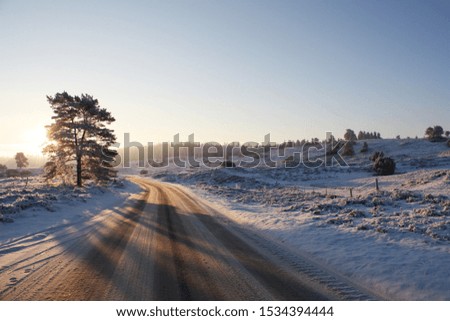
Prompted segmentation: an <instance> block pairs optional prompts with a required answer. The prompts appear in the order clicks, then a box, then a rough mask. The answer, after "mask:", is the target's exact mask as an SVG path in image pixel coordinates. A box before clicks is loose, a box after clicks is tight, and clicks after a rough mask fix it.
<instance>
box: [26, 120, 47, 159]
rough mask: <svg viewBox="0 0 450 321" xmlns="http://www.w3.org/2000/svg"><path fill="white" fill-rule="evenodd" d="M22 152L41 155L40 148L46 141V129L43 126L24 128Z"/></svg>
mask: <svg viewBox="0 0 450 321" xmlns="http://www.w3.org/2000/svg"><path fill="white" fill-rule="evenodd" d="M23 142H24V144H23V146H24V150H23V152H24V153H28V154H31V155H41V154H42V148H44V146H45V145H46V143H47V131H46V129H45V128H44V127H41V126H39V127H34V128H29V129H26V130H25V132H24V133H23Z"/></svg>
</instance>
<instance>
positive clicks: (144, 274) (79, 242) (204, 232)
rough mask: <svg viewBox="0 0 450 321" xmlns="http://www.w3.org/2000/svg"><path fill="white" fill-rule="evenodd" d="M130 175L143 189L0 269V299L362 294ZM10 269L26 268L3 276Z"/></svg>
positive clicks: (186, 198) (175, 192) (176, 190)
mask: <svg viewBox="0 0 450 321" xmlns="http://www.w3.org/2000/svg"><path fill="white" fill-rule="evenodd" d="M131 180H132V181H134V182H135V183H137V184H139V185H140V186H142V188H143V192H142V193H141V194H139V195H137V196H136V197H135V198H134V199H132V200H130V201H129V202H128V203H127V204H125V205H124V206H123V208H120V209H116V210H115V211H113V212H112V213H110V214H109V215H107V216H106V217H105V219H103V220H98V221H97V222H95V224H87V225H86V226H83V227H81V228H79V230H78V231H77V233H73V235H74V236H71V235H72V234H71V233H70V230H68V231H67V232H65V234H64V235H59V236H58V238H55V240H57V242H55V244H54V246H51V247H48V245H46V248H45V250H42V251H41V252H39V247H37V248H36V249H35V250H34V251H35V252H34V253H33V255H28V256H27V257H24V258H22V259H21V260H19V261H18V262H17V263H16V264H14V265H12V266H9V267H5V268H3V270H2V269H0V282H6V281H7V280H9V281H8V282H11V284H9V286H8V287H6V288H3V290H1V289H0V299H1V300H328V299H332V300H337V299H368V298H370V297H366V296H365V294H363V293H361V292H359V290H355V289H354V288H352V287H351V286H347V285H346V284H343V283H342V282H340V281H337V280H336V279H335V278H334V277H331V276H329V275H327V274H326V273H325V272H323V271H321V272H320V273H317V271H313V272H311V271H309V270H311V269H314V267H312V268H311V266H310V265H308V263H306V262H305V263H304V265H305V266H306V268H305V266H303V263H301V259H298V258H296V257H294V256H293V255H292V253H289V252H283V251H284V249H281V250H278V249H279V248H278V247H277V245H276V244H270V242H271V241H269V240H266V239H264V238H261V236H255V235H253V234H251V233H250V232H249V233H247V232H246V231H245V230H243V229H242V228H239V227H238V226H236V224H234V223H232V222H230V221H227V220H226V219H225V218H223V217H221V216H220V215H217V213H216V212H215V211H214V210H213V209H211V208H210V207H208V206H206V205H205V204H203V202H201V201H200V200H198V199H197V198H195V197H194V196H193V195H190V194H189V193H187V192H186V191H184V190H183V189H182V188H180V187H177V186H176V185H171V184H164V183H160V182H156V181H150V180H147V179H143V178H138V177H135V178H131ZM299 262H300V263H299ZM15 271H28V272H27V274H26V275H24V276H23V277H21V278H18V279H17V278H11V275H14V272H15ZM308 271H309V272H308ZM311 275H313V277H311ZM13 279H14V280H13ZM312 279H315V281H312ZM11 280H12V281H11Z"/></svg>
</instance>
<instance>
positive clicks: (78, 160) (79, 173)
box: [77, 156, 83, 187]
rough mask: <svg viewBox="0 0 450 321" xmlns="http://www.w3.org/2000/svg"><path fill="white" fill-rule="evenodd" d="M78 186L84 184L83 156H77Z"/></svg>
mask: <svg viewBox="0 0 450 321" xmlns="http://www.w3.org/2000/svg"><path fill="white" fill-rule="evenodd" d="M77 186H78V187H81V186H83V183H82V181H81V156H77Z"/></svg>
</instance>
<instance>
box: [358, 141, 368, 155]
mask: <svg viewBox="0 0 450 321" xmlns="http://www.w3.org/2000/svg"><path fill="white" fill-rule="evenodd" d="M368 150H369V145H368V144H367V142H364V143H363V146H362V148H361V150H360V152H361V153H367V151H368Z"/></svg>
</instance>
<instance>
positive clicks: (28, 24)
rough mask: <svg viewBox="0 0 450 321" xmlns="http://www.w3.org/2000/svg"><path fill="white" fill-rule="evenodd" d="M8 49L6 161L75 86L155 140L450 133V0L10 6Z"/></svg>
mask: <svg viewBox="0 0 450 321" xmlns="http://www.w3.org/2000/svg"><path fill="white" fill-rule="evenodd" d="M0 41H1V42H0V43H1V45H0V46H1V47H0V89H1V92H0V93H1V94H0V111H1V125H0V155H1V154H8V153H10V154H11V155H13V154H14V153H15V152H16V151H19V150H17V149H22V151H24V152H26V153H27V152H31V151H37V150H39V148H40V147H39V144H41V143H42V141H43V140H44V138H43V135H44V131H43V126H44V125H46V124H49V123H50V122H51V119H50V117H51V110H50V108H49V105H48V103H47V101H46V95H54V94H55V93H57V92H61V91H64V90H65V91H67V92H69V93H70V94H81V93H89V94H91V95H93V96H94V97H95V98H97V99H98V100H99V101H100V104H101V106H102V107H106V108H107V109H108V110H110V111H111V113H112V114H113V116H115V117H116V119H117V121H116V122H115V123H114V124H113V128H114V129H115V130H116V133H117V135H118V137H119V138H121V137H122V138H123V133H124V132H129V133H130V134H131V139H132V140H138V141H141V142H143V143H145V142H147V141H155V142H160V141H170V140H171V139H172V138H173V135H174V134H176V133H180V138H181V139H182V140H187V136H188V135H189V134H191V133H194V134H195V138H196V140H197V141H211V140H212V141H218V142H231V141H237V140H238V141H241V142H244V141H257V142H261V141H262V140H263V137H264V135H265V134H267V133H271V136H272V140H273V141H277V142H282V141H284V140H287V139H297V138H299V139H302V138H306V139H310V138H312V137H319V138H321V139H323V138H325V132H326V131H332V132H333V133H334V134H335V136H336V137H342V136H343V134H344V131H345V129H346V128H352V129H354V130H355V131H359V130H367V131H374V130H376V131H379V132H381V134H382V136H384V137H394V136H396V135H397V134H400V135H401V136H402V137H406V136H412V137H414V136H416V135H419V137H421V136H423V133H424V130H425V128H426V127H428V126H430V125H436V124H439V125H441V126H443V127H444V129H446V130H449V129H450V1H447V0H426V1H425V0H423V1H414V0H405V1H401V0H397V1H394V0H392V1H363V0H358V1H344V0H329V1H320V0H318V1H312V0H311V1H301V0H297V1H284V0H273V1H264V0H254V1H251V0H227V1H225V0H224V1H213V0H202V1H199V0H197V1H194V0H192V1H189V0H183V1H172V0H164V1H163V0H160V1H134V0H128V1H111V0H109V1H96V0H88V1H84V0H82V1H62V0H58V1H56V0H55V1H50V0H40V1H21V0H0Z"/></svg>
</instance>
